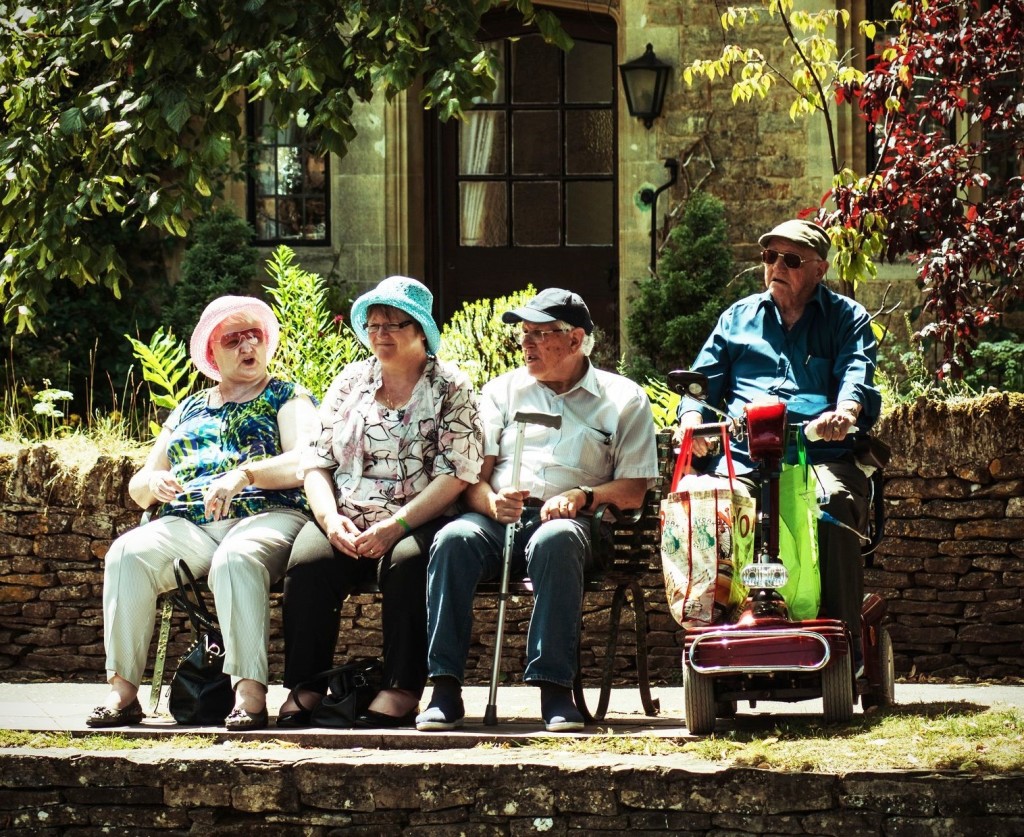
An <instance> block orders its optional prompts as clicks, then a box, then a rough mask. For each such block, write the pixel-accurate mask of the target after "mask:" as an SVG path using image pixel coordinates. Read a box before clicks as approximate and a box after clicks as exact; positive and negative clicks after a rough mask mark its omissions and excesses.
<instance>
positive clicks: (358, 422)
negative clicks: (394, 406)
mask: <svg viewBox="0 0 1024 837" xmlns="http://www.w3.org/2000/svg"><path fill="white" fill-rule="evenodd" d="M380 386H381V367H380V362H379V361H378V360H377V358H375V357H371V358H369V359H368V360H363V361H359V362H357V363H353V364H350V365H349V366H347V367H346V368H345V369H344V370H343V371H342V372H341V374H340V375H338V377H337V378H335V379H334V381H333V383H332V384H331V386H330V388H329V389H328V390H327V394H326V395H325V396H324V400H323V404H322V405H321V407H320V422H321V425H322V428H323V429H322V432H321V433H320V436H319V438H318V439H317V440H316V441H315V442H314V443H313V445H312V446H311V448H310V450H309V451H308V452H307V455H306V456H305V457H304V459H303V467H304V468H305V469H311V468H327V469H328V470H331V471H333V473H334V486H335V495H336V497H337V501H338V511H339V512H340V513H341V514H343V515H345V516H346V517H347V518H349V519H350V520H351V521H352V522H353V523H355V525H356V526H357V527H358V528H359V529H360V530H363V529H367V528H368V527H370V526H372V525H373V524H374V523H377V522H378V521H380V520H384V519H386V518H388V517H390V516H391V515H393V514H395V513H397V512H398V511H399V509H401V508H402V506H404V505H405V504H406V503H408V502H409V501H411V500H412V499H413V498H414V497H416V496H417V495H418V494H419V493H420V492H421V491H423V489H425V488H426V487H427V485H428V484H429V483H430V481H431V480H432V479H433V478H434V477H436V476H438V475H440V474H450V475H452V476H454V477H457V478H458V479H461V480H464V481H466V482H468V483H475V482H476V481H477V479H478V477H479V475H480V467H481V465H482V464H483V432H482V429H481V425H480V415H479V412H478V410H477V403H476V396H475V393H474V392H473V385H472V384H471V383H470V381H469V378H468V377H467V376H466V375H465V374H464V373H463V372H462V371H461V370H459V369H458V368H457V367H455V366H453V365H449V364H446V363H444V362H442V361H439V360H437V358H434V357H428V358H427V365H426V368H425V369H424V370H423V374H422V375H421V376H420V379H419V381H418V382H417V383H416V386H415V388H414V389H413V391H412V395H411V397H410V398H409V401H408V403H407V404H406V405H405V407H403V408H402V409H399V410H391V409H388V408H387V407H385V406H384V405H382V404H379V403H378V402H377V401H376V399H375V398H374V395H375V394H376V392H377V390H378V389H380ZM448 511H449V513H451V512H453V511H454V510H453V509H449V510H448Z"/></svg>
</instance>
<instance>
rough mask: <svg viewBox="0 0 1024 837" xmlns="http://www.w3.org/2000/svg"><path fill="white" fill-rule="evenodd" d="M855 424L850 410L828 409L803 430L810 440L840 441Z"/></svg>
mask: <svg viewBox="0 0 1024 837" xmlns="http://www.w3.org/2000/svg"><path fill="white" fill-rule="evenodd" d="M856 426H857V417H856V416H855V415H853V413H852V412H851V411H850V410H843V409H839V410H830V411H829V412H827V413H822V414H821V415H820V416H818V417H817V418H816V419H812V420H811V421H809V422H807V426H806V429H805V431H804V432H805V434H806V435H807V438H808V440H809V441H812V442H817V441H819V440H821V441H824V442H841V441H843V439H845V438H846V434H847V433H849V432H850V431H851V430H853V429H855V428H856ZM694 450H696V445H695V446H694Z"/></svg>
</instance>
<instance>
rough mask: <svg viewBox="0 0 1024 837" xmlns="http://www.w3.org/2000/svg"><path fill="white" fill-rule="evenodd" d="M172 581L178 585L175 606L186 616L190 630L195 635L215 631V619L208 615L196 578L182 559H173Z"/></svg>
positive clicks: (208, 611) (210, 614)
mask: <svg viewBox="0 0 1024 837" xmlns="http://www.w3.org/2000/svg"><path fill="white" fill-rule="evenodd" d="M182 576H184V578H182ZM174 580H175V581H176V582H177V583H178V594H177V595H176V596H175V597H174V601H175V604H177V605H179V606H180V607H181V609H182V610H184V611H185V613H187V614H188V620H189V622H191V623H192V630H193V631H194V632H195V633H196V634H199V633H200V632H202V631H204V630H207V631H215V630H217V619H216V617H215V616H214V615H213V614H212V613H210V610H209V608H208V607H207V606H206V603H205V602H204V601H203V596H202V593H200V592H199V587H198V585H197V584H196V577H195V576H194V575H192V570H191V568H190V567H189V565H188V564H187V563H185V559H184V558H175V559H174Z"/></svg>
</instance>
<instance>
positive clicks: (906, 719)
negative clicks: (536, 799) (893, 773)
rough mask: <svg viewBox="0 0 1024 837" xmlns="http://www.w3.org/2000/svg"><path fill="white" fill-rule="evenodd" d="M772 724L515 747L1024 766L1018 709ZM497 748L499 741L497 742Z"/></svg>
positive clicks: (828, 767)
mask: <svg viewBox="0 0 1024 837" xmlns="http://www.w3.org/2000/svg"><path fill="white" fill-rule="evenodd" d="M768 723H769V726H768V728H766V719H765V718H764V717H763V716H757V717H749V716H748V717H743V716H740V717H738V718H737V719H736V721H735V726H734V728H732V729H730V730H728V731H726V732H724V733H723V734H721V735H712V736H709V737H707V738H703V739H701V740H699V741H688V742H678V741H674V740H672V739H665V738H658V737H656V736H651V735H644V736H630V737H626V736H616V735H595V736H591V737H589V738H545V739H539V740H538V739H533V740H529V741H523V742H521V743H516V744H514V745H504V744H503V745H497V746H517V747H519V746H521V747H528V748H534V749H542V750H558V751H563V752H565V751H568V752H574V753H583V754H586V753H595V754H596V753H618V754H623V755H662V756H664V755H675V754H685V755H688V756H691V757H695V758H699V759H703V760H706V761H711V762H718V763H720V764H724V765H730V766H747V767H759V768H765V769H770V770H787V771H814V772H820V773H850V772H854V771H858V770H960V771H965V772H969V773H988V774H1000V773H1012V772H1017V771H1024V712H1022V711H1021V710H1020V709H1017V708H1007V707H993V708H991V709H988V708H984V707H978V708H974V709H972V708H970V707H967V708H964V706H963V705H962V704H952V705H950V704H944V705H933V706H931V707H929V706H920V705H919V706H914V707H912V708H908V709H905V710H903V709H900V708H899V707H896V708H894V709H892V710H891V711H889V712H887V713H881V712H873V713H870V714H868V715H857V716H855V717H854V720H853V721H852V722H851V723H850V724H848V725H846V726H842V727H836V726H825V725H823V724H822V723H821V721H820V719H818V720H815V719H803V718H800V719H795V718H790V719H787V720H786V721H785V722H784V723H776V724H771V723H770V721H769V722H768ZM754 725H756V726H757V729H753V728H751V727H752V726H754ZM490 746H496V745H490Z"/></svg>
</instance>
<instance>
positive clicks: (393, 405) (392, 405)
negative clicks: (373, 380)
mask: <svg viewBox="0 0 1024 837" xmlns="http://www.w3.org/2000/svg"><path fill="white" fill-rule="evenodd" d="M380 399H381V401H383V402H384V406H385V407H387V408H388V409H389V410H399V409H401V408H402V407H403V406H404V405H405V404H406V402H408V400H409V398H408V397H406V398H396V399H394V400H392V399H391V396H390V395H389V394H388V391H387V387H386V386H382V387H381V388H380Z"/></svg>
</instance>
